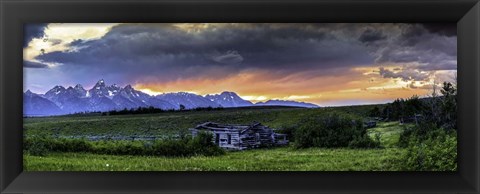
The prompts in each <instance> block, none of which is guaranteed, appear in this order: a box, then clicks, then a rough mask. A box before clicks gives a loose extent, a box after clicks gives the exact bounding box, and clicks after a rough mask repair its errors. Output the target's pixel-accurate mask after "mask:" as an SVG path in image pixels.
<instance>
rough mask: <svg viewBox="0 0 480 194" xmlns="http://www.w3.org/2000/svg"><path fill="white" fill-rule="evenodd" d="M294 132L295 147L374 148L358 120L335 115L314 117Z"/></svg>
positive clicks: (346, 115)
mask: <svg viewBox="0 0 480 194" xmlns="http://www.w3.org/2000/svg"><path fill="white" fill-rule="evenodd" d="M300 123H301V124H300V126H299V128H298V129H297V130H295V131H294V137H295V146H296V147H297V148H308V147H327V148H333V147H347V146H350V147H357V146H358V147H362V148H363V147H364V146H374V145H375V143H373V140H371V139H370V137H368V135H367V134H366V133H367V131H366V129H364V128H363V124H362V122H361V120H360V119H357V118H356V117H353V116H350V115H348V114H343V115H339V114H337V113H334V114H329V115H316V116H312V117H309V118H307V119H305V120H303V121H302V122H300ZM352 141H353V142H352Z"/></svg>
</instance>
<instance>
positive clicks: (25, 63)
mask: <svg viewBox="0 0 480 194" xmlns="http://www.w3.org/2000/svg"><path fill="white" fill-rule="evenodd" d="M23 67H25V68H47V67H48V65H46V64H43V63H38V62H33V61H23Z"/></svg>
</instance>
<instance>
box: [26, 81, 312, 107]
mask: <svg viewBox="0 0 480 194" xmlns="http://www.w3.org/2000/svg"><path fill="white" fill-rule="evenodd" d="M180 105H183V106H184V107H185V108H186V109H194V108H198V107H214V108H215V107H244V106H270V105H271V106H299V107H308V108H313V107H318V106H317V105H314V104H311V103H303V102H296V101H282V100H269V101H267V102H259V103H256V104H254V103H252V102H250V101H248V100H244V99H242V98H241V97H240V96H238V95H237V94H236V93H235V92H226V91H225V92H222V93H220V94H209V95H206V96H201V95H197V94H192V93H187V92H177V93H165V94H160V95H156V96H151V95H149V94H146V93H144V92H141V91H138V90H135V89H134V88H133V87H132V86H131V85H127V86H125V87H123V88H122V87H120V86H118V85H116V84H113V85H110V86H108V85H107V84H105V81H104V80H103V79H101V80H99V81H98V82H97V83H96V84H95V85H94V86H93V87H92V88H91V89H89V90H86V89H85V88H83V86H82V85H80V84H77V85H75V87H71V86H70V87H68V88H65V87H63V86H60V85H57V86H55V87H53V88H52V89H51V90H49V91H47V92H46V93H45V94H35V93H32V92H31V91H30V90H27V91H26V92H25V93H24V115H33V116H35V115H40V116H49V115H62V114H72V113H78V112H94V111H110V110H121V109H125V108H127V109H131V108H138V107H149V106H153V107H155V108H161V109H164V110H171V109H180Z"/></svg>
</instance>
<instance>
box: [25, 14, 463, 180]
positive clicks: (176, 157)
mask: <svg viewBox="0 0 480 194" xmlns="http://www.w3.org/2000/svg"><path fill="white" fill-rule="evenodd" d="M22 130H23V168H24V170H25V171H457V26H456V23H29V24H25V25H24V44H23V129H22Z"/></svg>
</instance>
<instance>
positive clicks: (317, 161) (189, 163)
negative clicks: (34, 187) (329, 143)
mask: <svg viewBox="0 0 480 194" xmlns="http://www.w3.org/2000/svg"><path fill="white" fill-rule="evenodd" d="M401 152H402V150H401V149H396V148H390V149H322V148H309V149H302V150H296V149H293V148H275V149H260V150H248V151H242V152H231V153H228V154H226V155H223V156H214V157H205V156H197V157H189V158H168V157H144V156H111V155H95V154H84V153H55V154H51V155H49V156H46V157H38V156H29V155H26V156H25V158H24V161H25V162H24V169H25V170H27V171H37V170H41V171H396V170H400V169H399V168H398V167H397V165H396V162H397V161H398V159H399V158H398V157H399V155H400V154H401Z"/></svg>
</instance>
